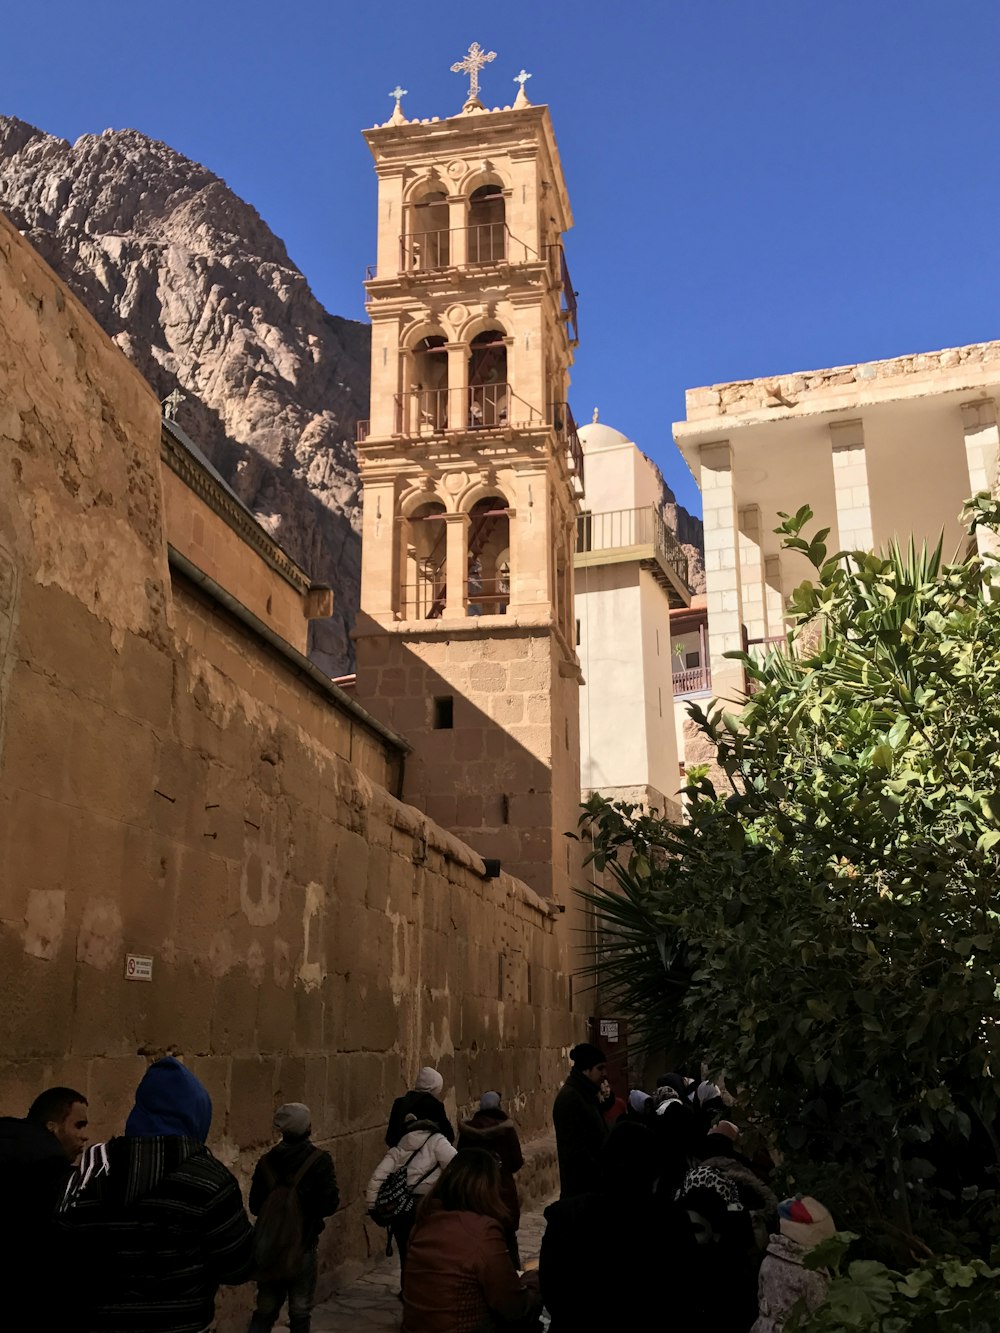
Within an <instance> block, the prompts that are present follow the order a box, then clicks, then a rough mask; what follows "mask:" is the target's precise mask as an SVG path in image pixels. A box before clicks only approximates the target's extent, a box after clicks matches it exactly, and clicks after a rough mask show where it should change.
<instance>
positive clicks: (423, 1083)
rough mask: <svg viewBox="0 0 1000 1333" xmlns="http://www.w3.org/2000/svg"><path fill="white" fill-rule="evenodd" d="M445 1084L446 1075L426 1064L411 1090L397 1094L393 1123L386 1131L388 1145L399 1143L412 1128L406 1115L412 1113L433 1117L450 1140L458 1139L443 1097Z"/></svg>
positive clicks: (391, 1120)
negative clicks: (401, 1094) (399, 1095)
mask: <svg viewBox="0 0 1000 1333" xmlns="http://www.w3.org/2000/svg"><path fill="white" fill-rule="evenodd" d="M443 1087H444V1079H443V1078H442V1077H441V1075H440V1074H439V1073H438V1071H437V1070H436V1069H431V1068H430V1066H429V1065H425V1066H424V1068H423V1069H421V1071H420V1073H419V1074H418V1075H417V1079H416V1082H415V1083H414V1085H413V1087H412V1088H411V1089H410V1091H409V1092H406V1093H404V1094H403V1096H402V1097H397V1098H396V1100H395V1101H394V1102H393V1104H392V1110H391V1111H390V1112H389V1126H388V1128H387V1129H386V1131H385V1146H386V1147H387V1148H395V1147H396V1145H397V1144H398V1143H399V1140H400V1139H401V1138H402V1137H403V1135H404V1134H405V1133H406V1131H407V1129H408V1126H407V1123H406V1118H407V1116H411V1115H412V1116H414V1117H415V1118H416V1119H417V1120H430V1121H431V1122H432V1123H433V1124H435V1125H437V1127H438V1130H439V1131H440V1133H442V1134H443V1135H444V1136H445V1138H446V1139H447V1140H448V1142H449V1143H454V1142H455V1131H454V1129H453V1128H452V1125H451V1121H450V1120H449V1119H448V1112H447V1111H446V1110H445V1109H444V1103H443V1102H442V1101H441V1090H442V1088H443Z"/></svg>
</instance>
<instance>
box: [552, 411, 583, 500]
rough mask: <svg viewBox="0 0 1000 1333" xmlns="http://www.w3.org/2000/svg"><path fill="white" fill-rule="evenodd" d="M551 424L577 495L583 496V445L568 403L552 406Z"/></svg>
mask: <svg viewBox="0 0 1000 1333" xmlns="http://www.w3.org/2000/svg"><path fill="white" fill-rule="evenodd" d="M552 424H553V426H554V427H555V431H556V435H557V437H558V439H559V443H560V444H561V445H562V446H563V448H564V449H565V450H566V456H567V460H568V463H569V470H570V472H571V473H572V474H573V476H575V477H576V478H577V480H578V482H579V488H578V489H579V493H580V495H582V494H583V445H582V444H581V443H580V435H579V432H578V430H577V426H576V420H575V419H574V416H573V413H572V411H571V410H570V405H569V403H553V404H552Z"/></svg>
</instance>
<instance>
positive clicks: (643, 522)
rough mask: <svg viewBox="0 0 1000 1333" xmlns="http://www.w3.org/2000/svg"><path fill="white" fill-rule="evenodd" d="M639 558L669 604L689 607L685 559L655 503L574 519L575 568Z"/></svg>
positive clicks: (583, 515) (686, 563) (689, 590)
mask: <svg viewBox="0 0 1000 1333" xmlns="http://www.w3.org/2000/svg"><path fill="white" fill-rule="evenodd" d="M629 560H638V561H639V562H640V563H641V565H642V567H643V568H644V569H649V570H650V572H651V573H652V574H653V577H654V578H655V579H656V581H657V583H659V584H660V586H661V587H662V588H663V590H664V591H665V592H666V594H667V596H668V598H669V599H670V605H671V606H690V605H691V589H690V587H689V586H688V562H687V556H686V555H685V554H684V551H683V549H682V548H681V546H680V543H679V542H678V541H677V538H676V537H675V536H674V534H673V532H671V530H670V528H668V527H667V525H666V523H665V522H664V519H663V515H662V514H661V513H660V510H659V508H658V507H657V506H656V505H644V506H642V507H641V508H638V509H610V510H607V511H605V512H604V513H600V514H581V515H580V516H579V518H578V519H577V521H576V558H575V561H574V564H575V566H576V568H577V569H586V568H588V567H592V566H595V565H611V564H621V563H624V562H625V561H629Z"/></svg>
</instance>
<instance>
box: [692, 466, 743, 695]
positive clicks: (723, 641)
mask: <svg viewBox="0 0 1000 1333" xmlns="http://www.w3.org/2000/svg"><path fill="white" fill-rule="evenodd" d="M699 461H700V463H701V496H702V506H703V510H704V516H705V584H706V592H707V596H706V605H707V608H708V647H709V654H710V657H711V666H712V691H713V693H714V694H715V695H716V696H717V697H718V698H720V699H729V700H738V699H741V698H742V697H743V694H744V691H745V685H746V682H745V680H744V674H743V667H742V665H741V664H740V663H739V662H736V661H733V660H732V659H731V658H727V657H726V656H725V654H726V653H730V652H739V650H740V649H741V648H742V647H743V599H742V595H741V589H740V560H739V519H738V516H737V512H736V489H735V485H734V480H733V450H732V446H731V445H730V443H729V441H728V440H719V441H717V442H715V443H712V444H703V445H702V446H701V449H700V451H699Z"/></svg>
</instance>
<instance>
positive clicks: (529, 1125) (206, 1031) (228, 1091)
mask: <svg viewBox="0 0 1000 1333" xmlns="http://www.w3.org/2000/svg"><path fill="white" fill-rule="evenodd" d="M159 449H160V419H159V408H158V405H157V403H156V400H155V399H154V397H153V395H152V393H151V392H150V391H149V389H148V387H147V386H146V385H145V383H144V381H143V380H142V379H141V377H140V376H139V375H138V373H137V372H136V371H135V370H134V368H133V367H132V366H131V365H130V364H129V363H128V362H127V361H126V359H125V358H124V356H122V355H121V354H120V353H119V352H118V351H117V349H116V348H115V347H114V346H113V345H112V344H111V343H110V342H109V341H108V340H107V339H106V338H105V336H104V335H103V334H102V333H101V331H100V330H99V329H98V327H97V325H96V324H95V323H94V322H93V321H92V320H91V319H90V318H89V316H88V315H87V314H86V313H85V312H84V311H83V309H82V307H80V305H79V304H78V303H77V302H76V301H75V300H74V298H73V297H72V296H71V295H70V294H69V293H68V292H67V291H66V290H65V289H64V288H63V287H62V286H61V285H60V284H59V282H58V280H57V279H56V278H55V277H54V275H53V274H52V273H51V272H50V271H49V270H48V269H47V268H46V266H45V265H44V264H43V263H42V262H41V260H40V259H39V258H38V256H37V255H36V254H35V253H34V251H33V250H32V249H31V248H30V246H29V245H28V244H27V243H26V242H25V241H24V240H23V239H22V238H21V237H20V236H19V235H18V233H17V232H16V231H15V230H14V229H13V228H12V227H11V226H10V225H9V224H8V223H7V222H6V221H5V220H3V219H2V218H0V1014H2V1015H3V1018H2V1035H3V1040H2V1042H0V1112H2V1113H13V1114H23V1112H24V1110H25V1109H26V1107H27V1105H28V1103H29V1102H30V1100H31V1099H32V1098H33V1097H34V1095H35V1094H36V1093H37V1092H38V1091H39V1090H40V1089H42V1088H43V1087H45V1086H46V1085H48V1084H51V1083H55V1082H59V1083H69V1084H72V1085H76V1086H78V1087H80V1088H81V1090H82V1091H84V1092H85V1093H86V1095H87V1096H88V1097H89V1098H90V1103H91V1119H92V1123H93V1133H94V1134H95V1135H96V1136H98V1137H105V1136H108V1135H110V1134H113V1133H115V1132H117V1131H120V1129H121V1127H122V1124H123V1122H124V1117H125V1115H126V1114H127V1111H128V1109H129V1106H130V1104H131V1095H132V1092H133V1090H134V1087H135V1084H136V1082H137V1081H138V1078H139V1076H140V1075H141V1073H142V1069H143V1066H144V1059H145V1057H146V1056H147V1055H153V1054H156V1053H159V1052H163V1051H168V1050H178V1051H180V1052H181V1053H183V1055H184V1057H185V1059H187V1060H188V1061H189V1062H190V1064H191V1065H192V1067H193V1068H194V1069H195V1070H196V1072H198V1073H199V1075H200V1076H201V1077H202V1078H203V1079H204V1081H205V1083H206V1084H207V1086H208V1087H209V1089H210V1091H211V1093H212V1097H213V1100H214V1103H215V1116H214V1123H213V1129H212V1135H211V1138H210V1144H211V1146H212V1148H213V1150H214V1151H215V1152H216V1153H217V1154H218V1155H219V1156H220V1157H221V1158H222V1159H223V1160H224V1161H226V1162H227V1163H229V1164H230V1165H231V1166H232V1167H233V1168H234V1170H236V1172H237V1173H238V1174H239V1176H240V1177H241V1178H242V1179H243V1180H244V1181H246V1180H247V1179H248V1176H249V1172H250V1170H251V1168H252V1166H253V1163H254V1162H255V1160H256V1158H257V1156H258V1155H259V1153H260V1152H261V1151H262V1150H263V1149H264V1147H265V1146H266V1145H268V1144H269V1143H270V1141H271V1131H270V1119H271V1114H272V1112H273V1109H274V1107H275V1106H276V1105H277V1104H278V1103H279V1102H281V1101H286V1100H304V1101H306V1102H307V1103H308V1104H309V1105H310V1106H311V1107H312V1109H313V1116H314V1128H315V1136H316V1138H317V1140H318V1141H319V1142H320V1143H322V1144H325V1145H328V1146H329V1147H330V1148H331V1149H332V1151H333V1153H334V1157H335V1159H336V1163H337V1168H338V1174H339V1175H340V1176H341V1179H342V1183H343V1196H344V1207H343V1208H342V1210H341V1212H340V1213H339V1214H338V1215H337V1217H336V1219H335V1220H334V1223H333V1225H332V1226H331V1227H330V1228H328V1230H327V1232H326V1233H325V1235H324V1251H323V1261H324V1265H325V1267H326V1269H327V1271H328V1272H329V1271H331V1269H332V1267H333V1266H335V1265H338V1264H345V1263H349V1262H357V1261H359V1260H361V1259H364V1258H365V1257H366V1256H367V1255H368V1254H369V1253H370V1252H371V1251H373V1250H374V1247H375V1245H376V1244H378V1243H379V1242H380V1240H381V1237H375V1236H373V1235H369V1234H368V1233H367V1232H366V1228H365V1220H364V1216H363V1209H362V1204H361V1189H362V1186H363V1184H364V1181H365V1180H366V1178H367V1176H368V1174H369V1173H370V1171H371V1169H372V1167H373V1166H374V1165H375V1163H376V1161H377V1160H378V1157H379V1155H380V1153H381V1150H382V1134H383V1131H384V1125H385V1118H386V1114H387V1109H388V1105H389V1102H390V1101H391V1099H392V1098H393V1097H394V1096H396V1095H398V1094H399V1093H400V1092H402V1091H403V1089H404V1088H405V1087H406V1086H407V1083H408V1082H409V1080H410V1079H411V1078H412V1076H413V1074H414V1073H415V1071H416V1069H417V1068H418V1067H419V1066H420V1065H421V1064H424V1063H427V1062H431V1063H434V1064H436V1065H437V1066H438V1067H439V1068H440V1069H441V1071H442V1073H443V1075H444V1079H445V1088H446V1090H447V1104H448V1109H449V1111H450V1113H451V1114H452V1116H455V1115H456V1114H457V1113H459V1112H462V1111H465V1110H466V1109H468V1107H469V1106H470V1105H471V1103H472V1101H473V1099H475V1098H477V1097H478V1096H479V1094H480V1092H481V1091H483V1090H484V1089H486V1088H489V1087H496V1088H498V1089H500V1090H501V1091H502V1092H503V1093H504V1094H505V1098H506V1101H507V1103H508V1105H509V1107H510V1109H511V1111H512V1113H513V1114H514V1115H515V1117H516V1118H517V1119H518V1121H519V1123H520V1125H521V1127H522V1132H523V1133H524V1136H525V1137H526V1138H530V1137H532V1136H533V1135H534V1134H537V1133H539V1132H541V1131H542V1130H543V1129H545V1128H546V1127H547V1125H548V1117H549V1108H550V1105H551V1099H552V1096H553V1095H554V1092H555V1089H556V1087H557V1085H558V1083H559V1082H560V1080H561V1078H562V1076H563V1074H564V1071H565V1067H566V1066H565V1053H566V1050H567V1048H568V1046H569V1045H571V1044H572V1042H573V1041H574V1040H576V1039H579V1037H580V1036H582V1035H583V1033H582V1032H581V1031H580V1028H579V1025H578V1024H574V1022H573V1019H572V1017H571V1013H570V998H569V995H570V984H569V975H568V963H567V958H568V953H569V951H568V947H567V937H568V932H569V928H568V924H567V922H566V917H560V916H557V915H554V914H553V913H552V912H551V911H550V909H549V907H548V905H547V904H546V903H545V902H543V901H542V899H540V898H539V897H538V896H537V895H536V894H535V893H534V892H533V891H532V890H531V889H529V888H528V887H526V885H524V884H523V883H521V882H519V881H517V880H515V879H512V878H510V877H509V876H506V875H505V876H502V877H501V878H500V879H499V880H496V881H487V880H485V879H483V877H482V873H481V872H482V863H481V861H480V859H479V857H478V856H477V855H476V853H475V852H473V851H472V850H471V849H470V848H469V847H468V846H466V845H465V844H464V843H462V842H460V841H459V840H458V839H457V838H455V837H454V836H452V835H451V834H449V833H447V832H445V831H444V830H443V829H442V828H441V827H440V826H439V825H438V824H436V823H434V822H433V820H432V819H431V818H429V817H428V816H427V815H424V814H420V813H418V812H417V811H416V810H414V809H413V808H411V807H409V806H406V805H404V804H402V803H401V802H400V801H399V800H397V799H395V797H394V796H393V795H392V794H390V789H392V790H397V789H398V776H399V768H400V764H401V762H402V761H403V758H404V756H403V747H401V746H400V745H399V744H397V743H395V742H394V741H393V740H392V738H391V736H389V735H387V734H386V733H385V732H384V730H382V731H380V730H379V729H378V728H376V727H374V726H372V725H366V723H365V720H364V718H363V717H359V715H358V710H357V709H356V708H354V709H353V711H352V708H351V707H350V706H349V705H348V704H346V703H343V704H342V703H338V700H337V698H336V696H335V693H334V692H332V691H331V690H329V689H326V690H324V689H323V688H321V686H320V684H319V683H317V682H316V680H315V679H312V678H310V677H309V675H308V674H307V673H305V672H304V671H303V670H301V669H297V667H296V665H295V662H294V661H293V660H290V659H289V658H288V657H287V656H282V655H281V653H280V652H278V651H276V650H275V648H274V647H273V646H271V645H269V644H268V643H267V642H265V641H264V640H263V639H261V638H258V637H257V636H256V635H255V634H254V633H253V632H252V631H251V630H250V629H249V628H248V627H247V625H246V624H245V623H244V622H243V621H241V620H240V619H239V617H238V616H236V615H234V614H232V612H231V610H228V609H226V607H225V606H223V605H222V604H220V602H219V600H218V599H217V598H213V596H212V595H210V593H209V592H207V591H206V590H205V589H204V588H202V587H199V586H196V584H195V583H194V582H192V581H190V580H189V578H188V577H186V576H185V575H184V574H182V573H181V572H179V571H178V569H177V568H174V570H173V572H172V571H171V568H170V567H169V565H168V558H167V544H168V537H169V531H168V527H167V522H166V520H165V517H164V505H163V487H162V480H161V474H160V462H159ZM174 498H175V499H176V498H177V497H176V496H175V497H174ZM252 558H253V557H252V554H250V553H248V560H250V559H252ZM477 665H478V664H477ZM514 665H515V664H513V663H511V664H505V665H504V667H503V669H504V670H513V668H514ZM519 669H520V668H519ZM529 683H530V682H527V681H526V684H529ZM463 795H468V796H473V797H474V795H475V793H474V792H471V791H470V792H467V793H463ZM129 954H132V955H138V956H140V957H142V958H150V959H152V980H151V981H130V980H127V979H126V973H125V960H126V955H129ZM240 1299H243V1298H240ZM231 1314H232V1318H233V1319H236V1318H237V1317H239V1316H238V1313H237V1311H236V1308H235V1307H233V1309H232V1311H231Z"/></svg>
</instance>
